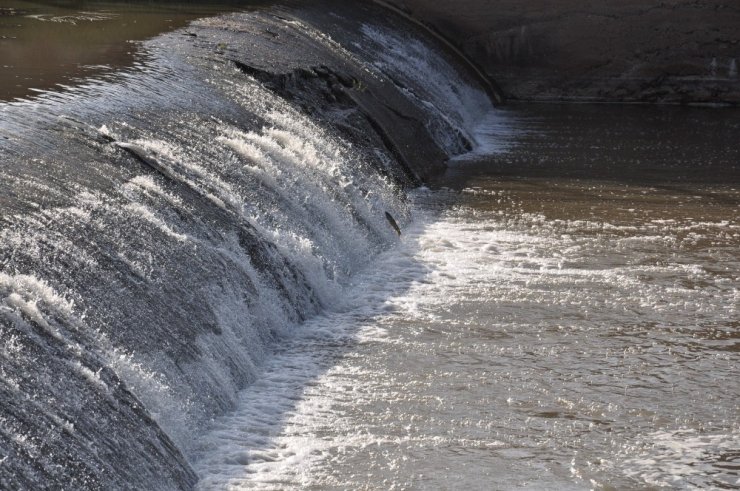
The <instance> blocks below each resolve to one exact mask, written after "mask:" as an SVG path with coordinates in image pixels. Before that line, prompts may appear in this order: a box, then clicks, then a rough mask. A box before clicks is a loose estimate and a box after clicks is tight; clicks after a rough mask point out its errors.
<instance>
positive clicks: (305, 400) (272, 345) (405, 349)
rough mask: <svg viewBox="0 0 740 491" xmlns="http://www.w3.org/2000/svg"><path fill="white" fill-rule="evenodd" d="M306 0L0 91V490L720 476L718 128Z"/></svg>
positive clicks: (729, 139) (201, 24)
mask: <svg viewBox="0 0 740 491" xmlns="http://www.w3.org/2000/svg"><path fill="white" fill-rule="evenodd" d="M317 3H318V2H317ZM326 5H328V6H327V7H324V6H323V5H320V6H318V7H315V8H312V7H310V6H302V7H300V8H297V9H290V8H270V9H264V10H260V11H259V12H251V13H241V14H233V15H228V16H222V17H217V18H211V19H208V20H201V21H198V22H196V23H194V24H192V25H190V26H188V27H187V28H186V29H183V30H179V31H175V32H172V33H169V34H165V35H162V36H160V37H158V38H155V39H154V40H150V41H147V42H145V43H142V44H141V46H140V48H141V50H143V52H145V56H142V57H139V58H136V60H135V61H131V63H134V65H133V66H132V67H130V68H129V69H127V70H124V71H115V73H113V74H112V75H111V77H110V78H107V79H105V80H101V79H96V80H87V81H86V82H84V83H82V85H79V86H76V87H69V88H67V90H66V91H65V92H63V93H59V92H46V93H43V94H41V95H40V96H38V97H35V98H33V99H27V100H22V101H16V102H14V103H6V104H3V105H1V106H0V157H2V160H1V162H2V166H1V167H0V177H1V179H0V212H2V214H1V215H0V360H1V361H2V364H1V365H0V452H2V453H0V487H3V488H62V487H72V488H92V489H98V488H127V487H135V488H156V489H188V488H192V487H196V486H200V487H201V488H204V489H222V488H235V489H238V488H249V489H251V488H264V489H286V488H314V489H325V488H337V489H393V488H397V489H402V488H422V489H448V488H463V489H464V488H470V489H512V488H530V489H531V488H540V489H553V488H557V489H570V488H574V489H581V488H591V487H600V488H606V489H608V488H610V487H611V488H619V489H623V488H649V487H656V486H673V487H682V488H692V487H697V488H700V487H717V488H721V487H725V488H731V487H737V486H740V483H739V482H738V479H740V475H739V473H740V470H739V469H738V467H739V466H740V463H739V462H738V455H739V453H740V444H739V440H740V428H739V427H740V417H739V416H738V403H737V401H738V396H739V395H740V387H739V385H738V382H737V380H738V377H737V375H738V374H737V369H736V366H737V362H738V359H737V358H738V352H739V350H738V328H739V326H738V321H737V307H738V285H739V283H740V278H739V277H738V274H739V273H738V271H740V251H739V249H740V247H739V246H740V223H739V222H738V204H739V203H740V188H738V182H740V178H739V174H738V156H739V149H738V144H737V142H736V141H735V140H736V138H735V139H733V138H734V137H735V136H736V135H737V133H738V126H739V121H738V119H739V118H738V116H737V113H734V112H706V111H702V110H660V111H659V110H647V109H616V108H604V107H600V108H591V107H587V106H583V107H579V108H570V109H565V108H560V107H553V108H536V109H535V108H526V109H525V108H512V109H508V110H506V111H501V110H493V108H492V107H491V105H490V103H489V102H488V100H487V98H486V97H485V95H484V93H483V91H482V90H480V89H478V88H476V84H475V82H474V80H473V79H471V77H470V76H468V75H466V74H465V73H464V70H463V69H462V68H461V67H460V66H458V64H457V63H456V62H455V60H454V59H450V57H449V56H448V55H446V54H444V53H442V52H439V51H438V50H436V49H435V48H434V47H433V44H432V43H433V41H432V39H431V38H429V37H427V36H426V35H425V34H424V33H423V32H421V31H419V30H417V28H415V27H413V26H412V25H410V24H409V25H407V24H406V23H405V22H404V21H402V20H400V19H395V18H392V17H390V16H389V14H388V12H386V11H384V10H382V9H379V8H375V7H371V6H360V5H352V6H347V5H346V2H345V3H343V2H327V4H326ZM13 15H14V16H15V14H13ZM446 158H450V159H451V160H450V167H449V170H448V172H447V174H446V175H445V176H442V177H441V178H439V179H438V180H436V181H434V182H435V183H436V184H430V187H429V188H426V187H416V189H412V188H414V187H415V186H416V184H418V178H419V177H428V178H430V179H431V178H432V176H433V175H434V174H435V172H434V171H435V170H439V169H440V168H441V167H442V166H441V162H442V161H443V159H446ZM386 214H390V215H391V216H392V217H395V221H397V222H398V223H399V224H400V227H401V229H402V235H401V237H400V239H399V238H398V237H397V236H396V233H395V232H394V230H393V228H392V227H391V226H389V224H388V221H387V219H386Z"/></svg>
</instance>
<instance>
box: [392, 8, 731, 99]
mask: <svg viewBox="0 0 740 491" xmlns="http://www.w3.org/2000/svg"><path fill="white" fill-rule="evenodd" d="M393 3H395V4H396V5H398V6H399V7H401V8H402V9H405V10H407V11H408V12H409V13H411V14H412V15H414V16H415V17H418V18H420V19H422V20H423V21H425V22H426V23H428V24H431V25H432V26H433V27H435V28H436V29H437V30H439V31H440V32H441V33H442V34H444V35H446V36H447V37H449V38H451V39H452V40H453V42H455V43H456V44H457V45H458V46H459V47H460V48H461V49H462V50H464V51H465V53H467V54H468V55H469V56H470V57H471V58H472V59H473V60H474V61H476V62H477V63H478V64H480V65H481V66H482V67H483V68H484V69H485V70H486V72H488V73H489V75H490V76H491V77H493V78H494V79H495V80H496V81H497V82H498V83H499V85H500V86H501V88H502V89H503V91H504V93H505V94H506V95H507V97H508V98H509V99H515V100H517V99H518V100H547V101H553V100H555V101H557V100H569V101H634V102H663V103H730V104H735V105H737V104H740V75H738V64H739V63H740V3H738V2H735V1H731V2H728V1H722V0H700V1H687V0H667V1H661V2H647V1H644V0H642V1H639V0H594V1H587V0H558V1H554V0H524V1H522V0H454V1H453V0H442V1H431V0H393Z"/></svg>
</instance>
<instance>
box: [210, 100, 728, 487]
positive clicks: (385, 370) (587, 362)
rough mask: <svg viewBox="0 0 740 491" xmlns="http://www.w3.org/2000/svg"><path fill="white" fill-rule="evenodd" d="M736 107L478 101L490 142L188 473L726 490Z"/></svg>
mask: <svg viewBox="0 0 740 491" xmlns="http://www.w3.org/2000/svg"><path fill="white" fill-rule="evenodd" d="M502 118H504V119H502ZM505 121H508V123H506V122H505ZM738 123H740V115H739V114H738V113H737V112H724V111H706V110H699V109H680V108H668V109H660V108H641V107H635V108H621V107H616V108H613V107H603V106H575V107H573V106H521V107H516V106H515V107H513V108H511V109H509V110H507V111H506V112H505V113H499V114H498V116H497V117H496V119H495V120H492V122H491V123H490V124H488V125H484V127H483V132H482V134H481V135H479V137H481V138H486V134H485V133H486V132H487V133H488V136H487V137H488V138H495V139H496V140H497V141H496V144H495V145H488V147H487V148H488V149H489V151H490V150H492V149H493V150H495V152H496V153H494V154H493V155H490V154H489V155H485V156H484V155H480V154H479V155H473V156H469V157H468V160H465V159H462V160H458V161H455V162H453V164H452V166H451V168H450V171H449V173H448V175H447V176H446V177H445V178H443V179H442V180H441V183H440V185H438V186H434V187H433V188H432V189H422V190H420V191H419V192H418V193H417V194H416V195H415V198H414V200H415V206H416V210H417V220H416V221H415V223H414V225H413V226H411V227H410V228H408V229H407V230H404V236H403V241H402V243H401V245H400V246H399V247H398V248H397V249H395V250H393V251H391V252H389V253H387V254H386V255H384V256H383V257H382V258H381V260H380V261H379V263H378V264H377V265H376V266H374V267H373V268H372V270H371V271H367V272H366V273H365V274H364V275H361V276H360V277H358V279H357V280H356V281H355V283H354V286H353V289H352V290H351V291H350V292H349V294H348V296H347V302H346V303H344V304H343V305H342V306H340V307H338V308H337V311H336V312H332V313H329V314H327V315H325V316H322V317H320V318H318V319H315V320H313V321H311V322H310V323H308V324H307V325H306V326H305V330H304V333H303V334H302V335H300V336H298V337H296V338H295V339H293V340H291V341H290V342H289V343H287V344H285V345H283V346H282V347H281V349H280V351H279V352H278V353H276V354H275V357H274V358H272V359H271V361H270V362H268V364H267V366H266V368H265V373H264V374H263V376H262V378H261V379H260V382H258V383H257V384H255V385H254V386H252V387H251V388H249V389H248V390H247V391H246V392H245V393H244V394H243V395H242V401H241V405H240V409H239V410H238V411H237V412H236V413H235V414H233V415H231V416H229V417H228V418H226V419H224V420H221V421H219V423H218V424H217V425H216V428H215V429H214V431H213V432H212V433H211V435H210V437H209V438H206V439H205V440H204V442H203V444H202V457H201V459H200V460H199V461H198V462H197V464H196V469H197V470H198V472H199V473H200V475H201V478H202V481H201V485H202V487H204V488H211V487H213V488H219V487H223V486H230V487H232V488H234V489H237V488H258V489H285V488H291V487H294V488H299V487H300V488H304V489H487V490H488V489H502V490H505V489H589V488H598V489H653V488H655V487H662V486H668V487H673V488H679V489H695V488H716V489H730V488H736V487H737V486H738V485H740V412H739V411H738V409H739V408H738V401H739V400H740V382H738V380H739V378H738V369H737V366H738V361H740V360H739V358H740V325H738V305H739V302H738V300H739V299H740V297H739V295H738V287H739V286H740V220H739V219H738V216H739V214H738V211H739V206H740V182H739V180H738V168H737V165H738V157H740V146H738V144H737V143H736V142H735V141H733V140H732V139H731V138H729V135H730V134H732V133H736V132H737V128H738ZM512 127H520V128H523V129H525V130H526V131H520V132H519V133H517V134H515V133H513V132H512V131H511V128H512ZM442 184H443V185H444V187H441V185H442Z"/></svg>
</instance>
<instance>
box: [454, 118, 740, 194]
mask: <svg viewBox="0 0 740 491" xmlns="http://www.w3.org/2000/svg"><path fill="white" fill-rule="evenodd" d="M507 112H508V113H509V115H510V116H509V117H510V118H511V119H513V120H514V121H517V120H520V121H523V122H525V123H526V131H522V132H518V133H516V132H515V133H514V134H512V135H507V136H505V137H504V138H505V139H507V140H509V142H510V143H509V146H511V147H512V148H513V149H514V150H513V151H503V152H500V153H497V154H495V155H493V156H492V157H481V158H478V159H473V160H465V161H462V160H460V161H457V162H454V163H453V165H452V166H451V167H450V169H449V170H448V172H447V174H446V175H445V176H444V177H443V178H442V182H444V183H445V185H448V186H459V185H463V186H464V185H465V184H464V182H465V181H466V180H467V179H468V178H469V177H471V176H481V175H488V176H496V177H497V178H500V179H505V180H524V179H526V180H543V181H549V180H554V181H558V180H576V181H580V182H583V183H584V184H585V183H588V182H599V181H610V182H615V183H622V184H625V185H630V184H636V185H648V186H653V187H656V188H663V189H665V190H668V191H673V192H677V193H681V194H697V193H698V194H701V193H702V192H703V191H702V188H703V187H704V185H715V184H719V185H737V184H740V144H738V140H737V138H736V135H737V134H738V133H740V111H738V110H736V109H716V108H696V107H688V108H687V107H676V106H664V107H656V106H604V105H589V104H582V105H580V104H579V105H555V104H553V105H546V104H529V105H527V104H520V105H517V104H514V105H512V106H510V107H509V108H507ZM483 136H484V137H485V135H483Z"/></svg>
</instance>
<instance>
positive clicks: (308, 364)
mask: <svg viewBox="0 0 740 491" xmlns="http://www.w3.org/2000/svg"><path fill="white" fill-rule="evenodd" d="M430 196H431V195H430ZM435 201H437V200H436V199H435ZM416 204H417V205H421V208H420V209H421V210H425V213H424V216H423V217H420V218H418V219H417V220H415V221H414V222H413V223H412V224H410V225H409V228H408V229H406V230H404V231H403V238H402V239H401V242H400V243H399V244H397V245H396V246H395V247H393V248H392V249H390V250H388V251H386V252H384V253H382V254H381V255H380V256H379V257H378V258H377V260H376V261H374V263H373V265H372V266H371V267H369V268H367V269H365V270H364V271H362V272H360V273H359V274H358V275H357V276H356V277H354V278H353V279H352V282H351V284H350V285H348V286H347V288H346V290H345V294H344V295H342V297H341V298H337V299H336V300H337V302H336V305H334V306H332V307H330V308H329V309H327V311H324V312H322V313H320V314H318V315H317V316H315V317H312V318H310V319H308V320H306V321H305V322H303V323H302V324H301V326H300V329H297V330H296V331H294V332H291V333H290V334H288V335H286V336H284V337H281V338H280V339H278V340H277V342H275V343H274V344H273V345H272V351H271V354H270V356H269V357H267V359H266V362H265V364H264V365H263V366H262V367H261V368H260V371H259V375H258V376H257V378H256V380H255V381H254V382H253V383H252V384H251V385H250V386H249V387H247V388H246V389H245V390H244V391H242V393H241V394H240V397H239V402H238V403H237V407H236V410H235V411H234V412H232V413H228V414H226V415H224V416H222V417H221V418H218V419H216V420H215V421H214V422H213V423H212V424H211V425H210V426H209V427H208V428H207V430H206V431H205V433H204V434H203V435H202V437H201V438H200V439H199V440H198V441H197V442H195V444H194V446H193V447H192V448H191V450H190V457H191V459H192V460H191V461H192V462H193V464H194V467H195V470H196V472H197V473H198V474H199V476H200V477H201V481H200V482H199V487H200V488H203V489H217V488H222V487H224V486H238V485H244V486H249V485H255V484H257V483H260V482H262V483H263V484H264V483H265V482H267V483H271V484H275V482H273V481H271V479H275V477H276V476H279V475H281V473H280V472H278V473H277V474H275V473H274V470H275V469H276V468H282V467H283V466H285V465H290V466H293V469H291V470H290V471H289V473H293V474H294V475H299V474H300V473H301V472H304V471H306V470H308V469H309V468H310V465H311V460H312V459H313V458H317V457H320V456H321V454H322V453H323V451H322V450H321V448H320V447H321V445H320V444H317V441H320V440H321V438H322V436H323V435H322V434H317V433H315V428H311V427H310V426H305V427H304V426H303V424H304V423H306V419H310V418H312V417H315V416H317V415H320V414H331V413H332V405H333V404H336V403H338V404H341V403H342V401H331V400H322V401H319V402H318V404H317V400H316V398H312V397H310V396H309V393H310V392H311V391H312V389H313V388H314V387H317V386H320V385H324V384H327V383H329V384H331V381H329V380H327V379H326V376H327V375H328V374H329V373H330V372H331V371H332V370H333V369H334V368H335V367H336V366H337V365H338V364H340V363H341V360H343V359H344V358H346V357H348V356H350V357H351V356H355V355H356V354H357V353H358V347H359V346H360V345H361V344H362V343H364V342H365V341H364V340H363V335H364V334H365V333H367V332H368V331H373V330H377V329H378V326H379V324H380V323H381V320H382V319H387V318H388V317H389V316H392V315H393V314H394V312H395V309H397V308H398V305H394V302H393V301H392V300H393V298H394V297H401V296H403V295H404V294H405V293H407V292H408V291H410V290H411V289H412V288H413V287H414V286H415V285H418V284H419V283H420V282H424V281H427V280H426V279H425V278H426V277H427V275H429V274H430V273H431V272H432V269H431V268H430V267H429V265H427V264H424V263H423V262H422V261H420V260H419V259H418V253H419V251H420V244H419V242H418V239H419V237H420V236H421V235H422V234H423V233H424V230H425V228H426V225H427V224H428V223H432V222H433V221H434V220H435V219H436V217H437V216H438V215H439V213H442V212H443V207H444V208H446V207H447V206H449V205H450V204H452V203H451V202H450V203H446V204H444V205H442V204H441V203H440V202H439V201H437V202H436V204H435V206H437V208H438V209H436V210H434V209H432V208H431V207H429V206H426V204H424V203H418V202H417V203H416ZM307 405H308V406H307ZM332 417H336V418H341V415H340V414H337V415H336V416H332ZM327 436H328V435H327ZM297 442H298V443H297ZM300 442H305V443H300ZM273 466H275V467H273ZM271 470H272V471H273V472H270V471H271ZM284 477H285V476H284ZM263 478H264V479H266V481H262V479H263ZM283 484H286V485H288V484H289V482H287V481H286V482H285V483H283ZM291 484H295V482H292V483H291Z"/></svg>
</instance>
